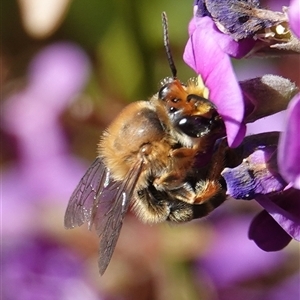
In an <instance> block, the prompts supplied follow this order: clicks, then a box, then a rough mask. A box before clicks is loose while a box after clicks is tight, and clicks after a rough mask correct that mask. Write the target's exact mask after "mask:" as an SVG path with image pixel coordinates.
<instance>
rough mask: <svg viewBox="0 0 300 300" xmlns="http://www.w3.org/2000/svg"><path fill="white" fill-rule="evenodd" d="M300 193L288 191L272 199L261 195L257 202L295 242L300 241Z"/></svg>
mask: <svg viewBox="0 0 300 300" xmlns="http://www.w3.org/2000/svg"><path fill="white" fill-rule="evenodd" d="M299 198H300V191H299V190H296V189H289V190H286V191H285V192H284V193H282V194H278V195H275V196H272V197H266V196H264V195H260V196H258V197H256V198H255V200H256V201H257V202H258V203H259V204H260V205H261V206H262V207H263V208H264V209H265V210H266V211H267V212H268V213H269V215H270V216H271V217H272V218H273V219H274V220H275V221H276V222H277V223H278V224H279V225H280V226H281V227H282V228H283V229H284V230H285V231H286V232H287V233H288V234H289V235H290V236H291V237H292V238H293V239H295V240H297V241H300V201H299Z"/></svg>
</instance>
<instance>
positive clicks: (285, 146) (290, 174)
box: [278, 94, 300, 189]
mask: <svg viewBox="0 0 300 300" xmlns="http://www.w3.org/2000/svg"><path fill="white" fill-rule="evenodd" d="M299 129H300V94H297V95H296V96H295V97H294V98H293V100H292V101H291V102H290V104H289V106H288V110H287V119H286V127H285V130H284V131H283V132H282V134H281V136H280V141H279V148H278V164H279V168H280V173H281V174H282V176H283V177H284V178H285V179H286V181H287V182H290V183H292V184H293V186H294V187H295V188H297V189H300V139H299Z"/></svg>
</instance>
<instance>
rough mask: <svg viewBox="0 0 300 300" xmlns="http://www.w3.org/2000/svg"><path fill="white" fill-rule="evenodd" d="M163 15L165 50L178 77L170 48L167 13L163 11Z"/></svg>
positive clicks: (174, 73)
mask: <svg viewBox="0 0 300 300" xmlns="http://www.w3.org/2000/svg"><path fill="white" fill-rule="evenodd" d="M161 17H162V25H163V32H164V46H165V50H166V54H167V58H168V62H169V66H170V69H171V72H172V75H173V78H176V75H177V70H176V66H175V63H174V60H173V57H172V53H171V49H170V42H169V32H168V19H167V14H166V13H165V12H164V11H163V12H162V14H161Z"/></svg>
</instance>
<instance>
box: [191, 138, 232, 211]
mask: <svg viewBox="0 0 300 300" xmlns="http://www.w3.org/2000/svg"><path fill="white" fill-rule="evenodd" d="M227 150H228V146H227V143H226V140H225V139H224V140H222V141H221V142H220V144H219V146H218V149H217V150H216V151H215V153H214V154H213V157H212V160H211V161H212V163H211V166H210V168H209V170H210V171H209V173H208V175H207V178H206V179H205V180H200V181H199V182H198V183H197V185H196V197H195V201H194V203H195V204H201V203H203V202H206V201H208V200H211V199H213V198H215V197H216V198H218V195H221V198H222V197H223V198H224V200H223V201H225V198H226V189H225V188H224V185H225V182H224V180H222V177H221V172H222V170H223V169H224V157H225V154H226V151H227ZM218 205H220V204H218Z"/></svg>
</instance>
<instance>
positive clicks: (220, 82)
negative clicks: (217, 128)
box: [184, 17, 245, 147]
mask: <svg viewBox="0 0 300 300" xmlns="http://www.w3.org/2000/svg"><path fill="white" fill-rule="evenodd" d="M197 22H198V24H197V28H196V29H195V30H194V32H193V34H192V35H191V37H190V39H189V40H188V43H187V45H186V48H185V52H184V60H185V62H186V63H187V64H188V65H189V66H190V67H191V68H193V69H194V70H195V71H196V72H197V73H198V74H200V75H201V76H202V78H203V80H204V82H205V85H206V86H207V87H208V88H209V91H210V99H211V101H212V102H214V104H216V106H217V108H218V112H219V114H220V115H221V116H222V117H223V119H224V122H225V126H226V131H227V139H228V144H229V145H230V146H232V147H236V146H238V144H239V143H240V142H241V141H242V139H243V137H244V134H245V125H244V124H243V123H242V121H243V117H244V103H243V96H242V92H241V89H240V87H239V84H238V82H237V79H236V77H235V74H234V72H233V69H232V65H231V62H230V59H229V56H228V55H227V54H225V53H224V51H223V50H222V49H221V48H220V47H219V45H218V44H217V43H216V40H218V39H219V38H222V37H223V36H224V35H223V34H221V33H220V32H217V31H216V30H215V28H214V24H213V21H212V20H211V19H210V18H209V17H204V18H200V19H198V21H197Z"/></svg>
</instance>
